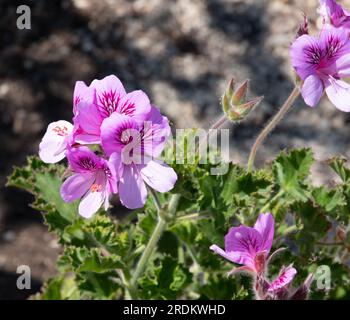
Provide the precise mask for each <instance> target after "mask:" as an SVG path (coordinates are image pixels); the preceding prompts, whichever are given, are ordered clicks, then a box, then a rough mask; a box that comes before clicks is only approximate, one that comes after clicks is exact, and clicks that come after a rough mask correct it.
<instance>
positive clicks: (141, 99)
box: [73, 75, 151, 144]
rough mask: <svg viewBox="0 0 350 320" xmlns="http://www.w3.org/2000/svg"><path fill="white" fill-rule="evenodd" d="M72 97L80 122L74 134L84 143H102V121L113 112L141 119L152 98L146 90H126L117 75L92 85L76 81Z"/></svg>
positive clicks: (75, 119)
mask: <svg viewBox="0 0 350 320" xmlns="http://www.w3.org/2000/svg"><path fill="white" fill-rule="evenodd" d="M73 100H74V106H75V107H74V109H75V117H74V123H75V124H76V126H77V130H76V131H75V134H74V136H75V140H76V141H77V142H79V143H82V144H95V143H100V133H101V131H100V128H101V124H102V122H103V120H104V119H106V118H108V117H109V116H110V115H111V114H113V113H114V112H116V113H119V114H123V115H128V116H130V117H133V118H134V119H135V121H136V122H138V123H142V122H143V121H144V120H145V118H146V116H147V114H148V113H149V112H150V110H151V104H150V101H149V99H148V97H147V95H146V94H145V93H144V92H143V91H141V90H137V91H133V92H130V93H126V91H125V89H124V86H123V85H122V83H121V82H120V80H119V79H118V78H117V77H116V76H114V75H111V76H107V77H105V78H103V79H102V80H94V81H92V83H91V84H90V86H89V87H87V86H86V85H85V83H84V82H81V81H79V82H77V84H76V87H75V91H74V98H73Z"/></svg>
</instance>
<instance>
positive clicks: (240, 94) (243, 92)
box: [231, 80, 249, 106]
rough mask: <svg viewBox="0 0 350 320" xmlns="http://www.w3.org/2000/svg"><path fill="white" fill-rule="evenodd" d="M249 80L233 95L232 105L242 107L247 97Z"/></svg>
mask: <svg viewBox="0 0 350 320" xmlns="http://www.w3.org/2000/svg"><path fill="white" fill-rule="evenodd" d="M248 83H249V80H245V81H244V82H243V83H242V84H241V85H240V86H239V87H238V88H237V89H236V91H235V92H234V94H233V95H232V99H231V103H232V105H234V106H238V105H240V104H241V103H242V102H243V100H244V99H245V98H246V96H247V90H248Z"/></svg>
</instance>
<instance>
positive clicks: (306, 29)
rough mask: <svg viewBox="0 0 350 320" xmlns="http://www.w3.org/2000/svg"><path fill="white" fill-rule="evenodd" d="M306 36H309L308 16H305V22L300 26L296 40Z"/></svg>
mask: <svg viewBox="0 0 350 320" xmlns="http://www.w3.org/2000/svg"><path fill="white" fill-rule="evenodd" d="M304 34H309V24H308V21H307V16H306V14H304V21H303V22H302V23H301V24H300V25H299V29H298V31H297V36H296V38H299V37H301V36H302V35H304Z"/></svg>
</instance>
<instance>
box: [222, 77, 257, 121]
mask: <svg viewBox="0 0 350 320" xmlns="http://www.w3.org/2000/svg"><path fill="white" fill-rule="evenodd" d="M248 84H249V80H245V81H244V82H243V83H241V84H240V85H239V86H238V88H236V90H235V85H236V81H235V80H234V79H231V80H230V82H229V84H228V86H227V88H226V90H225V93H224V95H223V96H222V98H221V104H222V109H223V111H224V112H225V114H226V115H227V117H228V118H229V120H230V121H233V122H236V121H240V120H243V119H244V118H245V117H246V116H247V115H248V114H249V113H250V112H251V111H252V110H253V109H254V108H255V107H256V106H257V105H258V104H259V103H260V102H261V101H262V100H263V97H256V98H254V99H251V100H249V101H246V96H247V91H248Z"/></svg>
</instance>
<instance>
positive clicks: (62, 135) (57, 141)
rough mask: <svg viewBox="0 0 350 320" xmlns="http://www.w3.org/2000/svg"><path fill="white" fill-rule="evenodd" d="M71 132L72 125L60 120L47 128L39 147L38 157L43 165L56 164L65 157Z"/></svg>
mask: <svg viewBox="0 0 350 320" xmlns="http://www.w3.org/2000/svg"><path fill="white" fill-rule="evenodd" d="M72 131H73V125H72V124H71V123H69V122H67V121H64V120H60V121H57V122H52V123H50V124H49V126H48V127H47V130H46V133H45V135H44V137H43V139H42V141H41V143H40V145H39V156H40V159H41V160H42V161H44V162H45V163H56V162H59V161H61V160H62V159H63V158H64V157H65V152H66V148H67V145H68V141H69V135H70V134H71V133H72Z"/></svg>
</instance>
